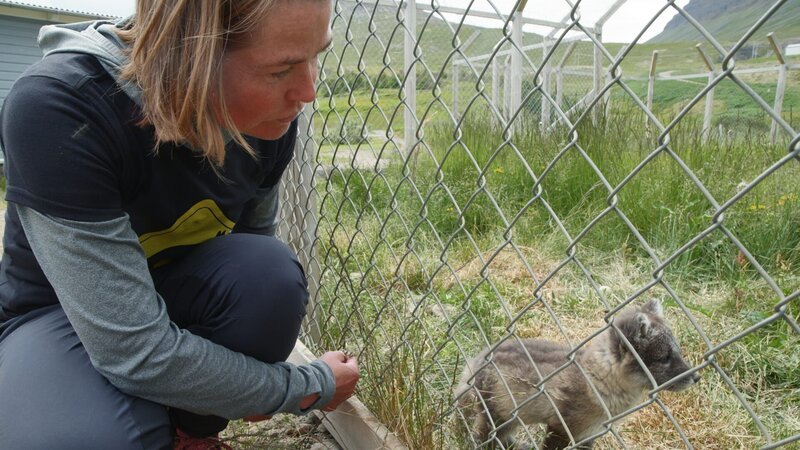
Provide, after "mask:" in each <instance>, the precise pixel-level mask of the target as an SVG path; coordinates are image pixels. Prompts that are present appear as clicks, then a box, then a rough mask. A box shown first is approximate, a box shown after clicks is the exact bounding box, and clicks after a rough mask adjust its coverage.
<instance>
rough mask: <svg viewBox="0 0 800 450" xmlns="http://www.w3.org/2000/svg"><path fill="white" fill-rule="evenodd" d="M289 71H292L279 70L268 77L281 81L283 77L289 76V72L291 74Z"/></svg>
mask: <svg viewBox="0 0 800 450" xmlns="http://www.w3.org/2000/svg"><path fill="white" fill-rule="evenodd" d="M291 71H292V69H286V70H281V71H280V72H273V73H271V74H270V76H271V77H272V78H275V79H281V78H283V77H285V76H286V75H289V72H291Z"/></svg>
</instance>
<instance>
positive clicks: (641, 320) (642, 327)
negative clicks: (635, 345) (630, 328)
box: [634, 313, 652, 340]
mask: <svg viewBox="0 0 800 450" xmlns="http://www.w3.org/2000/svg"><path fill="white" fill-rule="evenodd" d="M634 320H635V323H636V334H635V335H634V339H636V340H646V339H647V336H649V335H650V326H651V325H652V322H650V318H649V317H647V314H642V313H636V316H635V317H634Z"/></svg>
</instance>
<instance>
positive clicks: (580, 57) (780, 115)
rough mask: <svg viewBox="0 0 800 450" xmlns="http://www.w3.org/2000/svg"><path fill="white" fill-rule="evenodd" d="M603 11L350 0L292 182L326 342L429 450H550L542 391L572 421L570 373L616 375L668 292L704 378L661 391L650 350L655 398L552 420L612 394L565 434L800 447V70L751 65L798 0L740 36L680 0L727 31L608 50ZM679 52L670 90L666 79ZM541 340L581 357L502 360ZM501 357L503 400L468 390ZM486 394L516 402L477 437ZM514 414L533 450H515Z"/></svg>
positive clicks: (608, 441) (321, 339)
mask: <svg viewBox="0 0 800 450" xmlns="http://www.w3.org/2000/svg"><path fill="white" fill-rule="evenodd" d="M518 3H519V2H518ZM624 3H625V2H624V1H618V2H616V3H614V4H613V5H612V6H611V7H610V9H609V11H608V14H607V15H606V16H604V17H603V20H605V19H606V18H607V17H608V16H610V15H613V13H614V12H615V11H616V10H617V9H618V8H619V7H620V6H621V5H622V4H624ZM580 4H581V2H580V1H579V2H574V3H571V2H563V4H562V5H561V6H562V7H566V10H567V14H565V15H564V18H563V20H561V21H546V20H539V19H535V17H536V15H537V11H540V10H543V8H546V7H548V3H547V2H544V1H541V2H539V1H533V0H531V1H529V2H528V4H527V6H526V7H525V9H524V10H523V12H524V14H519V13H517V14H509V13H511V12H512V11H514V10H516V7H515V8H514V9H512V10H510V11H502V10H500V9H499V8H497V7H493V8H490V9H493V11H490V12H482V11H477V10H472V9H467V10H463V9H456V8H453V7H449V6H447V7H446V6H441V5H439V4H438V3H437V2H421V1H420V2H416V3H415V2H413V1H411V2H408V1H399V0H398V1H392V0H379V1H374V0H362V1H344V0H337V1H335V2H334V17H333V22H332V28H333V35H334V42H333V45H332V47H331V49H330V50H329V51H327V52H325V53H324V54H322V55H321V56H320V68H319V70H320V83H319V88H318V98H317V101H316V102H315V104H314V105H313V107H309V108H308V109H307V111H306V114H305V115H304V117H303V120H304V123H303V125H302V127H301V132H300V139H299V143H298V147H297V153H296V160H295V162H294V164H293V165H292V166H291V167H290V168H289V173H288V174H287V176H286V177H285V178H286V179H285V182H284V185H283V189H284V191H283V210H282V218H283V226H282V229H281V235H282V236H283V237H284V238H285V239H286V240H287V241H288V242H291V243H292V245H293V246H294V247H295V248H296V250H297V252H298V254H299V256H300V258H301V260H302V261H303V263H304V264H305V267H306V271H307V275H308V278H309V289H310V292H311V304H310V305H309V310H308V321H307V323H306V326H305V327H304V337H303V340H304V342H305V343H306V344H307V345H308V346H309V347H310V348H312V349H313V350H315V351H317V352H322V351H323V350H325V349H333V348H343V349H346V350H347V351H349V352H351V353H353V354H355V355H357V356H358V358H359V361H360V365H361V367H362V373H363V375H362V381H361V382H360V384H359V392H358V394H359V398H360V399H361V400H362V401H363V402H364V403H365V404H367V405H368V406H369V407H370V409H371V410H372V411H373V413H375V414H376V416H377V417H378V418H379V419H380V420H381V421H382V422H383V423H384V424H386V425H387V426H388V427H389V428H390V429H392V430H393V431H394V432H395V433H396V434H397V436H399V437H400V438H401V439H402V440H403V441H404V442H406V444H407V445H408V446H409V447H410V448H420V449H422V448H424V449H428V448H442V449H443V448H478V447H491V446H494V447H495V448H509V447H510V446H512V445H517V446H519V447H523V446H525V445H527V446H534V448H541V446H542V444H540V442H541V440H542V439H543V438H544V435H545V431H544V430H543V428H542V426H541V425H539V424H536V423H533V421H531V420H527V419H528V418H529V415H526V414H525V408H526V405H527V404H530V403H531V402H544V403H540V404H542V405H545V406H544V407H546V408H551V409H558V407H557V406H556V405H557V403H558V400H559V399H555V398H553V395H551V394H553V393H554V392H555V391H554V390H553V389H554V386H555V384H556V382H557V380H558V379H559V377H560V376H562V375H561V374H567V373H568V372H569V371H574V370H575V369H576V368H577V369H578V370H580V371H581V372H582V373H584V374H585V373H586V370H591V369H590V368H587V367H582V366H581V361H582V360H581V358H582V356H581V355H585V354H587V353H589V352H597V349H598V347H601V346H602V345H604V341H603V339H604V338H603V336H607V335H608V333H614V332H615V331H614V330H617V329H618V327H617V325H615V324H616V322H615V319H619V318H620V317H622V316H621V314H624V311H625V310H626V309H628V308H630V307H632V306H633V305H642V304H644V303H645V302H646V301H648V300H649V299H651V298H656V299H659V300H660V301H661V304H662V305H663V310H664V315H665V316H666V318H667V320H668V322H669V323H670V324H671V327H672V331H673V333H674V335H675V337H676V338H677V340H678V341H679V342H680V344H681V348H682V353H683V355H684V356H685V358H686V360H687V361H688V363H689V366H690V368H689V369H688V370H686V371H684V372H683V373H682V375H686V376H689V375H691V374H695V373H696V374H699V375H701V376H702V380H701V381H700V382H699V383H698V384H696V385H694V386H691V387H690V388H689V389H688V390H687V391H685V392H670V391H669V387H670V386H671V385H672V384H675V383H676V382H677V381H676V380H678V378H679V377H678V376H676V377H673V378H672V379H670V380H668V381H665V380H661V381H656V378H657V377H656V375H655V371H656V370H655V369H654V366H653V364H651V362H650V360H649V359H647V357H646V356H645V355H644V354H636V353H635V357H634V360H635V361H634V362H633V363H632V364H633V367H634V369H632V370H633V371H637V370H638V371H639V372H640V373H642V374H645V375H644V376H646V377H647V379H648V387H647V388H646V389H645V391H644V392H643V394H644V395H643V396H642V397H641V401H638V400H637V402H636V403H635V405H634V406H632V407H626V408H625V409H624V410H622V411H619V410H617V409H616V407H615V406H614V405H612V404H606V403H607V401H608V398H607V396H606V397H603V396H601V395H600V393H599V391H598V389H600V390H602V389H603V388H602V387H597V386H594V385H592V386H591V389H589V390H586V391H585V392H583V393H573V394H571V395H574V396H575V398H569V399H567V400H568V401H567V402H566V404H567V405H570V406H569V408H570V410H569V411H567V410H559V411H558V413H557V414H555V416H556V419H554V421H551V422H552V423H550V425H551V428H553V427H555V428H558V426H561V427H562V428H567V429H569V425H570V423H572V422H570V420H569V418H568V416H569V415H570V414H573V413H575V411H574V410H578V409H580V408H581V407H584V405H586V404H590V403H592V404H595V405H599V407H600V408H601V410H602V414H601V416H602V418H601V419H599V420H598V423H597V424H596V425H597V426H596V427H595V428H594V429H593V431H592V432H591V433H589V434H588V435H579V434H578V433H577V432H574V431H571V432H569V433H568V437H569V439H568V440H569V442H568V443H567V442H563V444H564V445H567V446H570V445H571V446H575V447H578V446H580V445H581V444H587V443H589V442H590V441H592V440H594V443H595V447H596V448H665V449H666V448H725V449H727V448H777V447H783V446H786V447H787V448H796V447H797V446H798V441H799V440H800V352H798V350H797V349H798V344H800V326H799V325H798V320H799V317H800V307H799V305H798V303H800V300H798V297H800V276H798V273H800V270H799V268H800V231H799V230H800V228H798V226H799V225H800V208H798V207H800V198H798V196H800V159H799V158H798V155H800V135H798V132H797V131H796V130H797V120H796V118H795V117H794V113H793V111H794V109H793V108H794V107H796V106H797V105H798V104H800V98H798V94H797V92H800V89H798V87H800V86H798V84H800V77H798V71H797V70H795V69H796V64H797V63H798V62H800V61H797V60H792V59H791V57H788V56H787V57H786V60H785V61H784V63H783V65H785V68H786V70H787V72H788V75H787V80H788V81H787V83H788V85H787V87H786V91H785V92H786V96H785V98H782V101H781V105H780V106H779V107H778V108H776V103H775V84H774V83H775V82H774V80H764V79H762V78H759V77H758V76H755V75H752V71H751V72H747V70H748V69H752V68H755V67H757V66H758V65H759V64H764V59H763V58H772V60H774V56H769V55H768V56H762V57H761V58H762V59H759V57H756V58H750V59H749V60H747V61H737V60H735V59H734V55H736V54H737V52H740V51H741V50H742V49H743V48H745V47H746V48H747V49H748V51H749V52H750V53H751V55H755V56H758V55H757V54H755V53H753V52H754V51H753V50H752V49H753V48H754V47H756V45H757V44H758V45H760V46H761V48H762V50H763V47H764V46H766V45H768V44H765V42H766V41H765V40H764V39H765V38H764V37H765V35H766V34H767V33H769V32H771V31H773V30H772V24H773V22H774V21H775V20H776V18H778V17H780V16H781V15H786V14H790V13H793V11H794V10H795V9H796V8H797V3H796V2H793V1H791V0H784V1H775V2H772V3H769V4H768V6H765V7H764V8H763V9H762V10H760V11H759V13H758V15H757V17H751V19H750V20H751V22H750V23H749V24H748V25H747V26H746V27H745V28H744V29H745V30H746V31H743V34H742V35H741V36H739V37H738V39H736V40H734V41H732V42H728V41H723V40H721V39H717V38H716V37H715V36H714V35H712V34H711V33H710V32H708V31H707V30H706V28H705V27H704V24H703V23H702V22H701V21H698V20H697V19H696V18H694V17H692V15H691V14H689V13H687V12H686V10H684V9H682V8H681V7H679V6H678V5H677V4H676V3H675V2H672V1H663V2H662V4H661V9H660V11H659V14H666V13H669V12H677V14H679V16H680V17H682V20H683V21H684V22H686V24H688V26H690V27H691V29H693V30H696V31H697V32H699V33H700V34H701V35H702V36H703V39H702V40H701V41H700V42H683V43H671V44H658V45H656V44H648V43H646V42H638V41H637V42H634V43H633V44H630V45H627V44H624V45H623V44H609V43H604V42H603V41H602V22H603V20H599V21H596V22H594V23H584V22H583V21H582V19H581V15H580V12H579V8H580V6H581V5H580ZM492 6H494V5H492ZM517 6H520V5H517ZM655 18H656V17H655V16H654V17H642V19H641V20H642V23H641V24H639V25H638V26H639V27H640V28H641V29H642V30H644V29H645V28H646V27H647V26H648V25H649V24H650V23H651V22H652V21H653V20H655ZM788 37H789V36H787V38H788ZM696 44H701V48H703V49H704V51H705V53H706V55H708V57H709V58H708V60H709V61H710V64H711V70H709V73H710V75H709V77H708V78H707V79H705V80H699V81H697V80H693V79H685V80H684V79H679V77H678V76H679V75H681V73H684V74H692V73H697V72H702V71H705V70H706V69H705V68H704V67H703V66H702V65H699V64H700V63H701V62H698V59H697V55H698V53H697V47H696ZM654 51H659V52H660V54H661V55H662V57H661V60H660V61H659V73H660V74H661V75H659V76H660V77H661V80H660V81H658V83H657V84H649V83H648V72H649V71H651V67H652V64H651V63H652V59H651V55H652V53H653V52H654ZM686 55H691V56H686ZM692 58H694V59H692ZM687 61H688V62H687ZM664 72H668V73H664ZM740 72H741V73H742V74H741V75H740ZM653 77H655V74H654V75H653ZM670 77H673V78H675V77H677V78H675V79H673V78H670ZM712 92H713V93H714V94H713V95H714V97H713V101H711V102H710V106H707V102H706V100H707V99H708V98H709V94H710V93H712ZM708 108H710V111H711V116H710V117H711V120H710V122H708V121H706V120H705V119H704V118H705V112H706V111H707V110H708ZM772 129H775V130H776V131H773V130H772ZM712 130H713V132H711V131H712ZM771 132H772V133H771ZM771 134H772V135H771ZM620 320H621V319H620ZM617 322H618V321H617ZM530 338H540V339H548V340H551V341H556V342H560V343H563V344H565V345H567V346H568V349H569V351H568V352H567V353H566V355H565V358H566V359H565V361H566V362H565V363H564V364H563V365H559V366H558V367H554V368H553V367H550V366H546V365H544V364H543V363H542V362H541V360H536V358H535V357H534V356H532V355H531V354H529V353H527V352H522V353H521V354H518V355H517V357H516V359H514V358H512V359H511V361H510V362H509V358H508V355H501V353H500V350H501V345H513V344H515V343H519V342H523V341H524V340H526V339H530ZM504 343H505V344H504ZM626 345H627V346H628V348H630V346H631V345H633V344H632V343H630V342H629V343H628V344H626ZM520 348H521V347H520ZM484 349H488V352H486V353H481V351H482V350H484ZM479 354H480V355H481V356H480V357H479V358H478V360H477V361H478V367H482V368H484V369H485V370H488V371H491V373H492V374H494V375H495V376H496V377H497V378H499V379H500V380H501V382H500V385H502V386H504V388H503V389H505V390H504V391H502V390H501V392H494V393H491V394H487V391H485V390H479V389H477V388H475V387H474V386H473V385H474V383H475V377H474V376H473V377H468V378H467V379H466V381H467V384H468V387H469V389H468V390H467V392H468V393H470V394H465V393H464V392H463V391H460V392H458V393H456V387H457V385H458V382H459V378H460V377H461V374H462V372H463V371H464V367H465V366H466V365H467V362H468V361H470V360H473V358H475V357H476V356H477V355H479ZM609 358H610V357H609ZM604 361H605V360H604ZM608 361H611V359H608ZM504 364H505V365H508V364H511V365H515V366H516V367H522V368H525V371H528V372H530V378H529V379H523V380H521V381H520V380H519V379H518V378H525V377H524V376H522V377H519V376H517V375H513V377H515V379H514V380H512V379H511V378H510V377H512V375H511V374H510V373H511V372H510V371H508V370H505V369H504V368H503V367H505V366H504ZM614 364H615V363H611V362H609V366H613V365H614ZM547 367H549V368H548V369H547V371H546V372H544V373H542V372H541V371H540V369H545V368H547ZM551 369H552V372H551V371H550V370H551ZM534 373H538V374H540V375H543V376H544V378H542V379H540V378H539V377H538V376H534ZM618 373H619V374H621V375H618V376H619V377H621V379H623V378H624V377H625V376H627V375H626V372H624V371H623V372H618ZM584 376H585V375H584ZM585 379H586V380H589V381H588V383H589V384H590V385H591V384H592V381H591V379H590V378H585ZM615 381H616V380H615ZM517 382H521V383H523V385H524V386H527V387H528V391H526V392H519V390H515V389H514V388H512V387H509V386H512V385H515V384H514V383H517ZM604 383H605V384H604V385H607V384H608V383H609V379H608V378H607V379H605V381H604ZM516 385H517V386H519V384H516ZM466 395H475V397H476V398H477V402H478V403H479V404H480V405H481V408H484V407H485V408H489V407H490V406H491V404H494V405H496V404H500V403H502V404H504V405H506V406H507V407H506V408H505V410H506V411H505V412H504V414H503V415H502V417H501V416H500V415H497V416H486V415H483V414H484V413H479V414H478V416H480V417H483V418H484V419H485V420H486V421H487V423H488V425H487V430H486V432H485V433H476V432H477V431H478V430H477V429H476V421H475V420H476V419H475V416H474V415H470V413H469V411H468V409H469V408H465V407H463V404H459V401H460V400H462V398H463V397H465V396H466ZM565 395H566V394H565ZM561 400H563V399H561ZM558 404H562V403H558ZM562 405H563V404H562ZM490 409H491V408H490ZM562 409H563V406H562ZM573 409H574V410H573ZM511 424H514V425H522V426H521V427H519V429H518V431H517V432H516V435H515V436H514V437H515V441H516V442H517V444H509V441H504V440H503V437H504V432H505V431H507V430H508V429H510V428H509V427H510V425H511ZM567 431H569V430H567ZM519 447H517V448H519Z"/></svg>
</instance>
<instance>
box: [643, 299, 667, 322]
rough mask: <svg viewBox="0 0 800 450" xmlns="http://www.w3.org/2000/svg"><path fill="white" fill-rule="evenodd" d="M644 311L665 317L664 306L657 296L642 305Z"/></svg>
mask: <svg viewBox="0 0 800 450" xmlns="http://www.w3.org/2000/svg"><path fill="white" fill-rule="evenodd" d="M642 311H644V312H646V313H650V314H652V315H654V316H656V317H662V318H663V317H664V308H663V307H662V306H661V301H659V300H658V299H656V298H654V299H652V300H650V301H649V302H647V303H645V304H644V305H642Z"/></svg>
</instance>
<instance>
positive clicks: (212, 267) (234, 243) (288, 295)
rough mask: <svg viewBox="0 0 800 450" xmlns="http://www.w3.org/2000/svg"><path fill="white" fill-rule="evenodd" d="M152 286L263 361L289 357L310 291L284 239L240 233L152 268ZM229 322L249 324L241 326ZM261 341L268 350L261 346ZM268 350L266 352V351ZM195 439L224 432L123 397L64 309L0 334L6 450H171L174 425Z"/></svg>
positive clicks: (172, 310)
mask: <svg viewBox="0 0 800 450" xmlns="http://www.w3.org/2000/svg"><path fill="white" fill-rule="evenodd" d="M276 258H279V259H283V258H288V260H287V261H286V262H287V263H288V264H279V265H280V266H282V267H291V269H288V270H286V271H285V273H276V272H275V271H268V270H265V271H264V274H263V277H273V279H274V277H291V279H292V280H294V281H297V282H295V283H286V282H275V283H274V285H275V286H297V288H296V291H293V292H283V291H280V290H271V291H269V292H264V291H263V289H256V288H255V287H254V286H255V285H259V286H263V280H264V279H263V278H261V280H260V282H259V283H248V280H247V279H244V280H243V279H241V278H242V276H241V275H240V274H241V271H240V270H237V269H236V267H237V265H236V264H230V262H231V261H232V260H236V261H237V262H242V260H245V261H248V262H250V263H252V264H259V262H261V263H262V264H259V266H263V267H265V268H266V267H275V266H276V264H263V262H264V261H272V262H274V261H275V260H276ZM152 275H153V280H154V281H155V285H156V289H157V290H158V292H159V293H160V294H161V296H162V297H163V298H164V300H165V302H166V303H167V309H168V311H169V315H170V318H171V319H172V320H173V322H175V323H176V324H178V325H179V326H180V327H182V328H185V329H187V330H189V331H191V332H192V333H195V334H198V335H200V336H204V337H206V338H208V339H209V340H211V341H214V342H216V343H218V344H221V345H225V346H227V347H228V348H231V349H233V350H236V351H239V352H242V353H245V354H248V355H250V356H253V357H255V358H258V359H260V360H262V361H265V362H276V361H284V360H286V358H287V357H288V356H289V353H290V352H291V350H292V348H293V347H294V343H295V341H296V340H297V336H298V333H299V331H300V323H301V321H302V319H303V317H304V316H305V308H306V303H307V301H308V294H307V291H306V289H305V286H306V284H305V275H304V273H303V270H302V268H301V266H300V264H299V263H298V262H297V259H296V257H295V255H294V253H292V252H291V251H290V250H289V249H288V248H286V246H285V245H284V244H282V243H280V242H279V241H278V240H276V239H274V238H269V237H263V236H255V235H246V234H234V235H230V236H223V237H219V238H216V239H212V240H211V241H209V242H207V243H205V244H203V245H201V246H199V247H198V248H197V249H196V250H194V251H193V252H192V253H190V254H189V255H188V256H187V257H185V258H183V260H181V261H179V262H177V263H174V264H171V265H168V266H166V267H164V268H161V269H157V270H155V271H153V273H152ZM231 317H250V318H252V320H251V321H249V322H246V323H242V322H241V321H238V320H230V318H231ZM264 342H270V343H272V345H269V346H265V345H263V343H264ZM265 347H266V348H265ZM175 426H177V427H179V428H181V429H182V430H184V431H186V432H189V433H190V434H195V435H198V436H205V435H211V434H215V433H217V432H219V431H221V430H222V429H224V428H225V427H226V426H227V420H225V419H223V418H221V417H216V416H199V415H196V414H192V413H189V412H186V411H181V410H177V409H171V408H167V407H166V406H163V405H159V404H156V403H153V402H150V401H147V400H144V399H141V398H137V397H132V396H129V395H127V394H124V393H122V392H120V391H119V390H117V389H116V388H115V387H114V386H112V385H111V384H110V383H109V382H108V381H107V380H106V379H105V378H104V377H103V376H102V375H100V374H99V373H98V372H97V371H96V370H95V369H94V367H93V366H92V364H91V362H90V361H89V357H88V355H87V354H86V351H85V350H84V348H83V345H82V344H81V342H80V340H79V339H78V336H77V335H76V333H75V331H74V330H73V328H72V326H71V325H70V323H69V321H68V320H67V317H66V315H65V314H64V311H63V310H62V309H61V307H60V306H59V305H52V306H48V307H43V308H39V309H37V310H34V311H32V312H29V313H27V314H24V315H22V316H19V317H16V318H14V319H12V320H10V321H9V322H7V323H6V324H4V325H3V326H2V327H0V448H19V449H26V450H28V449H31V450H33V449H95V448H96V449H133V448H136V449H142V448H144V449H159V448H171V447H172V436H173V433H174V427H175Z"/></svg>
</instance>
